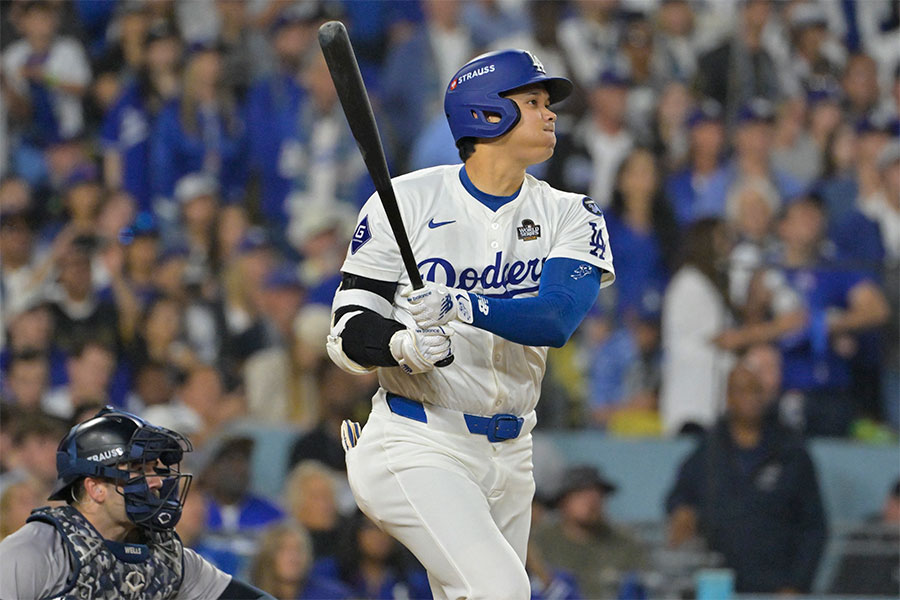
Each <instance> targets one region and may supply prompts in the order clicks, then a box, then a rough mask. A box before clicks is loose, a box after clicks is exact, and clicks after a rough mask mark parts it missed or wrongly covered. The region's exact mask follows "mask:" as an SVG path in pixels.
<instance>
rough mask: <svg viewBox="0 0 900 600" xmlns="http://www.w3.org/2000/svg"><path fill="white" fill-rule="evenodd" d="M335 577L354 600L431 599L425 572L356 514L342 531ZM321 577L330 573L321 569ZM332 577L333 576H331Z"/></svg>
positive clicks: (369, 523) (390, 540)
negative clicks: (346, 588) (347, 589)
mask: <svg viewBox="0 0 900 600" xmlns="http://www.w3.org/2000/svg"><path fill="white" fill-rule="evenodd" d="M341 534H342V537H341V544H340V546H339V548H338V554H337V560H336V562H335V569H334V574H335V575H337V578H338V579H339V580H340V581H341V582H342V583H344V584H346V585H347V586H348V587H349V588H350V590H351V591H352V596H353V597H355V598H372V599H373V600H376V599H377V600H393V599H394V598H398V597H399V598H431V589H430V588H429V586H428V577H427V576H426V574H425V569H423V568H422V566H421V565H419V564H418V562H417V561H416V560H415V558H413V556H412V554H410V553H409V551H408V550H406V549H405V548H404V547H403V546H401V545H400V543H399V542H397V541H396V540H395V539H394V538H392V537H391V536H389V535H388V534H387V533H385V532H383V531H381V530H380V529H379V528H378V527H377V526H376V525H375V523H373V522H372V521H371V520H369V518H368V517H367V516H365V515H364V514H362V513H361V512H359V511H357V512H356V513H355V514H354V515H353V516H352V517H350V519H349V521H348V522H347V524H346V526H345V527H344V528H343V530H342V532H341ZM322 566H324V565H317V567H320V568H318V569H317V570H316V572H318V573H323V572H324V573H328V570H326V569H323V568H321V567H322ZM328 574H330V573H328Z"/></svg>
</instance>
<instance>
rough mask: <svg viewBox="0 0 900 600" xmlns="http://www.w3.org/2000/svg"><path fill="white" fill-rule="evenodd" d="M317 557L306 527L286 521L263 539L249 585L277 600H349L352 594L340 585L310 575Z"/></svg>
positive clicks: (330, 580) (262, 537) (274, 527)
mask: <svg viewBox="0 0 900 600" xmlns="http://www.w3.org/2000/svg"><path fill="white" fill-rule="evenodd" d="M314 558H315V557H314V555H313V551H312V543H311V542H310V538H309V534H308V533H307V532H306V530H305V529H303V526H301V525H298V524H297V523H294V522H292V521H285V522H283V523H279V524H277V525H274V526H272V527H270V528H269V529H268V530H266V532H265V533H264V534H263V535H262V536H261V537H260V540H259V551H258V552H257V553H256V556H254V557H253V561H252V563H251V564H250V582H251V583H252V584H253V585H255V586H257V587H259V589H261V590H263V591H266V592H269V593H270V594H272V595H273V596H275V597H276V598H294V599H296V600H349V599H350V598H353V597H354V594H353V592H352V591H351V590H350V589H348V588H346V587H345V586H344V585H342V584H341V583H340V582H338V581H336V580H333V579H330V578H326V577H321V576H317V575H315V574H311V573H310V569H311V567H312V564H313V560H314Z"/></svg>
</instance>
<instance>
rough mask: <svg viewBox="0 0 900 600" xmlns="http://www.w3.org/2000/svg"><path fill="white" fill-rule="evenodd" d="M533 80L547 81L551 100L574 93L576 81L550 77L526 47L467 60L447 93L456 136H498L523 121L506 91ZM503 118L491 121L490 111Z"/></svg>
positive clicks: (446, 107)
mask: <svg viewBox="0 0 900 600" xmlns="http://www.w3.org/2000/svg"><path fill="white" fill-rule="evenodd" d="M533 83H540V84H543V85H544V87H545V88H547V92H548V93H549V94H550V103H551V104H552V103H554V102H559V101H560V100H564V99H565V98H566V97H567V96H568V95H569V94H570V93H571V92H572V82H571V81H569V80H568V79H566V78H564V77H548V76H547V74H546V73H545V72H544V65H542V64H541V61H539V60H538V59H537V57H536V56H535V55H534V54H532V53H531V52H528V51H526V50H499V51H497V52H488V53H487V54H482V55H481V56H479V57H477V58H473V59H472V60H470V61H469V62H467V63H466V64H465V65H464V66H463V68H461V69H460V70H459V71H457V72H456V75H454V76H453V79H451V80H450V85H449V86H448V87H447V92H446V93H445V94H444V113H446V115H447V121H448V122H449V123H450V131H451V132H452V133H453V139H454V140H455V141H456V142H457V143H458V142H459V140H461V139H462V138H465V137H475V138H494V137H499V136H501V135H503V134H504V133H506V132H507V131H509V130H510V129H512V128H513V126H515V124H516V123H518V122H519V117H520V116H521V115H520V114H519V107H518V106H517V105H516V103H515V102H513V101H512V100H510V99H508V98H504V97H503V96H502V94H504V93H506V92H509V91H512V90H514V89H516V88H520V87H522V86H526V85H530V84H533ZM486 113H487V114H495V115H498V116H499V117H500V121H499V122H497V123H489V122H488V120H487V114H486Z"/></svg>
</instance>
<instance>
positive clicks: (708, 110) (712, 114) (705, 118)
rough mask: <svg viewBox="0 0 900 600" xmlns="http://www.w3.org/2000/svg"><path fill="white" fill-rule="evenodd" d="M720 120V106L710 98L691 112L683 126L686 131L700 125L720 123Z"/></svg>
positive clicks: (721, 112)
mask: <svg viewBox="0 0 900 600" xmlns="http://www.w3.org/2000/svg"><path fill="white" fill-rule="evenodd" d="M722 119H723V110H722V105H721V104H719V103H718V102H716V101H715V100H713V99H712V98H704V99H703V100H702V101H701V102H700V104H698V105H697V106H695V107H694V109H693V110H691V112H690V113H689V114H688V116H687V119H685V122H684V124H685V126H686V127H687V128H688V129H693V128H694V127H696V126H697V125H700V124H701V123H721V122H722Z"/></svg>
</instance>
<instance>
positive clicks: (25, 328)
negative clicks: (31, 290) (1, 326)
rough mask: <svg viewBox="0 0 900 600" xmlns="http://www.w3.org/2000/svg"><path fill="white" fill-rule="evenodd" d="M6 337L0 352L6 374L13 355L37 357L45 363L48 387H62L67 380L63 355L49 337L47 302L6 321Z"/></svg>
mask: <svg viewBox="0 0 900 600" xmlns="http://www.w3.org/2000/svg"><path fill="white" fill-rule="evenodd" d="M6 326H7V328H8V331H9V337H8V338H7V340H6V344H5V345H4V348H3V350H2V351H0V365H2V369H3V373H4V374H8V371H9V365H10V363H11V362H12V359H13V357H14V356H16V355H20V354H33V353H37V354H41V355H43V356H44V358H45V359H46V360H47V361H48V365H49V373H48V377H49V384H50V385H52V386H56V385H62V384H64V383H65V382H66V381H67V380H68V375H67V374H66V355H65V354H64V353H63V352H62V350H60V349H59V347H57V345H56V340H55V339H54V335H53V327H54V326H53V316H52V315H51V314H50V308H49V306H48V305H47V303H39V304H35V305H33V306H31V307H29V308H28V309H27V310H24V311H22V312H21V313H19V314H17V315H15V316H13V317H11V318H10V319H8V320H7V321H6Z"/></svg>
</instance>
